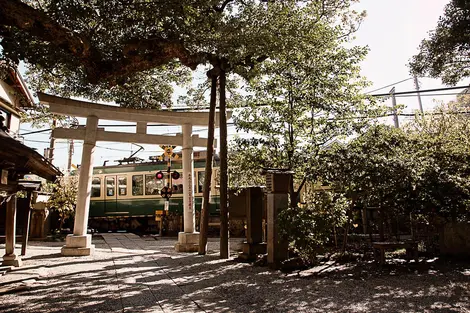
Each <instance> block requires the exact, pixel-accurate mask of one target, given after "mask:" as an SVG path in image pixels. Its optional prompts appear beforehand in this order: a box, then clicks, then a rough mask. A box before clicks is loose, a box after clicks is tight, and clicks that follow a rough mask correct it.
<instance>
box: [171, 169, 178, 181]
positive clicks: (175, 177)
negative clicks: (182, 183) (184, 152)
mask: <svg viewBox="0 0 470 313" xmlns="http://www.w3.org/2000/svg"><path fill="white" fill-rule="evenodd" d="M171 178H173V179H174V180H177V179H179V178H180V173H178V172H177V171H174V172H173V173H171Z"/></svg>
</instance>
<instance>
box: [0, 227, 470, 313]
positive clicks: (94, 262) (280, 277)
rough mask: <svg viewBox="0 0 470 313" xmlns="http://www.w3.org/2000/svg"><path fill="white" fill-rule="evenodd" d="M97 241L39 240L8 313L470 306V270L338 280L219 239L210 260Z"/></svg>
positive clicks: (8, 291)
mask: <svg viewBox="0 0 470 313" xmlns="http://www.w3.org/2000/svg"><path fill="white" fill-rule="evenodd" d="M93 242H94V244H95V245H96V252H95V254H94V255H93V256H89V257H63V256H61V255H60V248H61V246H62V245H63V243H60V242H32V243H31V245H30V246H29V250H28V256H27V257H25V258H24V259H23V260H24V266H23V267H21V268H18V269H15V270H13V271H11V272H8V273H7V274H6V275H4V276H0V312H2V313H3V312H325V311H329V312H470V304H469V303H470V266H468V267H465V266H464V267H463V268H462V267H461V268H458V269H455V270H453V271H450V272H445V273H439V272H438V273H436V272H426V273H413V272H411V273H410V274H403V275H385V276H376V277H374V276H369V277H367V276H364V275H362V274H359V275H356V274H351V273H349V272H347V271H346V272H344V275H333V276H331V277H328V276H321V275H315V271H316V273H317V274H318V273H319V272H324V271H325V269H326V267H323V268H317V269H310V270H308V271H303V272H295V273H290V274H285V273H282V272H279V271H272V270H269V269H267V268H266V267H258V266H253V265H251V264H246V263H237V262H235V261H234V260H233V258H232V259H229V260H220V259H219V258H218V251H217V247H218V240H217V239H210V242H209V254H208V255H206V256H199V255H197V254H181V253H176V252H175V251H174V244H175V243H176V239H175V238H162V239H161V238H158V239H157V240H156V239H155V238H153V237H143V238H141V237H138V236H136V235H134V234H102V235H101V236H95V237H94V239H93ZM239 242H240V239H232V242H231V246H232V247H234V248H237V247H236V246H237V243H239ZM2 248H3V247H2V246H1V245H0V249H2ZM232 252H233V253H235V251H232ZM233 256H234V255H233ZM330 270H331V268H330ZM335 271H339V272H341V268H339V267H336V268H335ZM2 288H3V292H2Z"/></svg>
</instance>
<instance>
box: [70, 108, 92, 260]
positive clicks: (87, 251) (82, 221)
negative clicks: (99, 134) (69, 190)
mask: <svg viewBox="0 0 470 313" xmlns="http://www.w3.org/2000/svg"><path fill="white" fill-rule="evenodd" d="M98 121H99V119H98V118H97V117H96V116H88V117H87V122H86V130H85V140H84V142H83V151H82V163H81V165H80V176H79V180H78V195H77V207H76V210H75V225H74V228H73V235H68V236H67V238H66V239H65V246H64V247H63V248H62V255H70V256H81V255H91V254H93V252H94V248H95V247H94V245H92V244H91V235H88V234H87V228H88V215H89V209H90V194H91V179H92V175H93V155H94V152H95V145H96V131H97V130H98Z"/></svg>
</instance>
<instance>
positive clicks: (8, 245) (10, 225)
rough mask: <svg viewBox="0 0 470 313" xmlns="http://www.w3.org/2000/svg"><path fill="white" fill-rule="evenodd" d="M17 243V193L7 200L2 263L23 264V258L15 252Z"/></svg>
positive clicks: (6, 264) (7, 264)
mask: <svg viewBox="0 0 470 313" xmlns="http://www.w3.org/2000/svg"><path fill="white" fill-rule="evenodd" d="M15 244H16V195H15V194H13V195H11V196H10V200H9V201H8V202H7V212H6V218H5V255H4V256H3V262H2V265H4V266H17V267H18V266H21V258H20V257H19V256H17V255H16V254H15Z"/></svg>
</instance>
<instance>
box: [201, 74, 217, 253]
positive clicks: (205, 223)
mask: <svg viewBox="0 0 470 313" xmlns="http://www.w3.org/2000/svg"><path fill="white" fill-rule="evenodd" d="M207 75H208V76H209V77H210V79H211V99H210V107H209V125H208V130H207V157H206V168H205V172H204V173H205V175H204V177H205V180H204V189H203V203H202V209H201V222H200V226H199V230H200V234H199V254H206V246H207V232H208V228H209V200H210V191H211V181H212V179H211V178H212V162H213V159H214V128H215V126H214V121H215V107H216V103H217V75H216V74H215V73H214V72H213V71H209V72H208V73H207Z"/></svg>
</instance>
